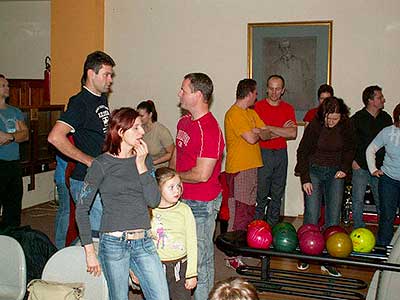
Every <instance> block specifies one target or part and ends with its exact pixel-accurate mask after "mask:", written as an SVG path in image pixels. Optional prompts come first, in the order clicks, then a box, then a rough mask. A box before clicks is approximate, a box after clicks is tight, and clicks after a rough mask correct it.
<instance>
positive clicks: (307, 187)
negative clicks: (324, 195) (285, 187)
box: [303, 182, 313, 196]
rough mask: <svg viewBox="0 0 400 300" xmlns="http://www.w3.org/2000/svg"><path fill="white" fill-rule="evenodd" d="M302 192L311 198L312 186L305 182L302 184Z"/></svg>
mask: <svg viewBox="0 0 400 300" xmlns="http://www.w3.org/2000/svg"><path fill="white" fill-rule="evenodd" d="M303 190H304V192H305V193H306V194H307V195H308V196H311V194H312V192H313V186H312V183H311V182H306V183H304V184H303Z"/></svg>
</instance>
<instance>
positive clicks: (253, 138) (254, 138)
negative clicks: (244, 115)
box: [240, 128, 260, 145]
mask: <svg viewBox="0 0 400 300" xmlns="http://www.w3.org/2000/svg"><path fill="white" fill-rule="evenodd" d="M259 131H260V129H259V128H253V130H251V131H246V132H244V133H242V134H241V135H240V136H241V137H242V138H243V139H244V140H245V141H246V142H248V143H249V144H252V145H253V144H255V143H257V142H258V140H259V139H260V137H259Z"/></svg>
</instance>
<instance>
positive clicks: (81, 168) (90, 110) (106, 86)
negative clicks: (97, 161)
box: [48, 51, 115, 236]
mask: <svg viewBox="0 0 400 300" xmlns="http://www.w3.org/2000/svg"><path fill="white" fill-rule="evenodd" d="M114 66H115V63H114V60H113V59H112V58H111V57H110V56H109V55H107V54H106V53H104V52H101V51H95V52H93V53H91V54H89V55H88V56H87V58H86V61H85V64H84V68H83V75H82V79H81V84H82V89H81V91H80V92H79V93H78V94H76V95H75V96H72V97H71V98H70V99H69V102H68V107H67V110H66V111H65V112H64V113H63V114H62V115H61V117H60V119H59V120H58V121H57V122H56V124H55V125H54V127H53V129H52V130H51V132H50V134H49V137H48V141H49V142H50V143H51V144H53V145H54V146H55V147H56V148H57V149H58V150H59V151H61V152H62V153H63V154H65V155H66V156H68V157H69V158H71V159H72V160H74V161H76V162H77V164H76V167H75V169H74V171H73V172H72V174H71V178H70V184H71V186H70V191H71V194H72V197H73V199H74V201H75V202H77V201H78V197H79V193H80V191H81V189H82V186H83V180H84V178H85V175H86V169H87V168H88V167H90V165H91V164H92V161H93V159H94V158H95V157H96V156H98V155H100V154H101V147H102V145H103V142H104V137H105V133H106V131H107V127H108V120H109V116H110V110H109V108H108V100H107V94H108V93H109V92H110V88H111V84H112V82H113V75H114V71H113V67H114ZM70 133H71V134H72V136H73V141H74V143H71V142H70V140H69V139H68V137H67V135H68V134H70ZM66 205H68V207H69V203H68V204H66ZM67 212H68V214H69V209H68V211H67ZM101 216H102V205H101V200H100V196H99V194H97V196H96V199H95V201H94V203H93V205H92V208H91V211H90V222H91V226H92V229H93V230H94V236H96V235H97V234H98V230H99V229H100V222H101ZM63 219H66V218H63ZM66 220H68V219H66ZM64 223H66V222H64ZM58 226H67V227H68V224H58ZM56 230H57V228H56Z"/></svg>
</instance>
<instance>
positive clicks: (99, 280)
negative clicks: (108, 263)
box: [42, 246, 108, 300]
mask: <svg viewBox="0 0 400 300" xmlns="http://www.w3.org/2000/svg"><path fill="white" fill-rule="evenodd" d="M42 279H43V280H49V281H58V282H63V283H68V282H69V283H72V282H82V283H84V284H85V294H84V299H86V300H108V288H107V282H106V280H105V278H104V275H103V273H101V276H100V277H95V276H93V275H91V274H89V273H88V272H86V258H85V251H84V249H83V247H81V246H70V247H66V248H63V249H61V250H60V251H58V252H56V253H55V254H54V255H53V256H52V257H51V258H50V259H49V261H48V262H47V264H46V266H45V267H44V270H43V274H42Z"/></svg>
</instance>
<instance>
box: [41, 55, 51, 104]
mask: <svg viewBox="0 0 400 300" xmlns="http://www.w3.org/2000/svg"><path fill="white" fill-rule="evenodd" d="M50 62H51V59H50V56H46V58H45V59H44V64H45V70H44V93H43V98H44V99H43V100H44V102H45V103H48V104H50V69H51V64H50Z"/></svg>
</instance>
